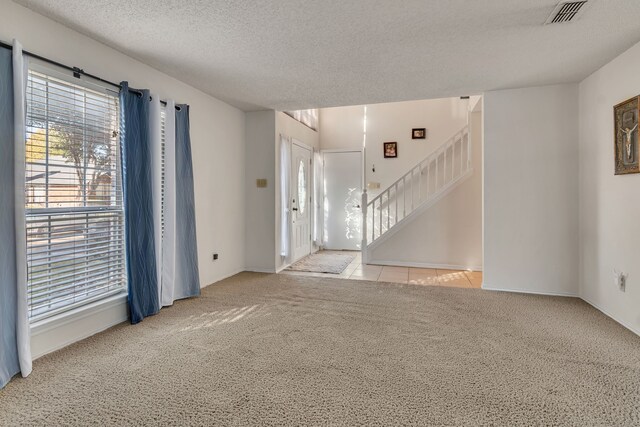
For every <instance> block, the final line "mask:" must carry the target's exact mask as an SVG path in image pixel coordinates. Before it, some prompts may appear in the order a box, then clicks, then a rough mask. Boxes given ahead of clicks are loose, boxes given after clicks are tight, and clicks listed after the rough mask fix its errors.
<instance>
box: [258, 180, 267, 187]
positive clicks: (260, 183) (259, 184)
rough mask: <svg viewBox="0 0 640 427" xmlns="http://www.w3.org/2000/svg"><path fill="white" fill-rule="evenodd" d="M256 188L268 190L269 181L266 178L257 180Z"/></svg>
mask: <svg viewBox="0 0 640 427" xmlns="http://www.w3.org/2000/svg"><path fill="white" fill-rule="evenodd" d="M256 187H258V188H266V187H267V180H266V179H264V178H260V179H256Z"/></svg>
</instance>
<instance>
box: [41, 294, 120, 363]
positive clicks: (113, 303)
mask: <svg viewBox="0 0 640 427" xmlns="http://www.w3.org/2000/svg"><path fill="white" fill-rule="evenodd" d="M128 318H129V312H128V309H127V294H126V293H122V294H118V295H115V296H112V297H109V298H106V299H104V300H100V301H96V302H94V303H91V304H87V305H85V306H83V307H80V308H78V309H77V310H74V311H70V312H67V313H61V314H60V315H57V316H53V317H50V318H48V319H44V320H41V321H39V322H36V323H34V324H32V325H31V356H32V358H33V359H34V360H35V359H37V358H39V357H42V356H44V355H45V354H49V353H51V352H54V351H56V350H60V349H61V348H63V347H66V346H68V345H71V344H73V343H75V342H78V341H81V340H83V339H85V338H89V337H90V336H92V335H95V334H97V333H99V332H102V331H104V330H106V329H109V328H111V327H112V326H115V325H117V324H119V323H122V322H126V321H127V319H128Z"/></svg>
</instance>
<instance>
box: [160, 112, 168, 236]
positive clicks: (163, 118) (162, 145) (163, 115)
mask: <svg viewBox="0 0 640 427" xmlns="http://www.w3.org/2000/svg"><path fill="white" fill-rule="evenodd" d="M166 119H167V107H166V105H162V106H161V108H160V191H161V193H160V194H162V204H161V208H160V226H161V230H162V231H161V233H162V234H161V236H162V238H163V239H164V224H165V219H164V203H165V197H164V193H165V178H164V177H165V152H166V150H165V130H164V129H165V122H166Z"/></svg>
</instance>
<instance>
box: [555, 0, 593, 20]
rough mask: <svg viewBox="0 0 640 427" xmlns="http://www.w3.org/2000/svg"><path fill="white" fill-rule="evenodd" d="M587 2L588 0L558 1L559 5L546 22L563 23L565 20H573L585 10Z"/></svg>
mask: <svg viewBox="0 0 640 427" xmlns="http://www.w3.org/2000/svg"><path fill="white" fill-rule="evenodd" d="M586 3H587V0H583V1H564V2H560V3H558V5H557V6H556V7H555V9H553V12H551V15H549V18H548V19H547V22H545V24H562V23H564V22H571V21H573V20H574V19H575V18H576V17H577V16H578V15H579V14H580V12H581V11H584V9H583V8H584V5H585V4H586Z"/></svg>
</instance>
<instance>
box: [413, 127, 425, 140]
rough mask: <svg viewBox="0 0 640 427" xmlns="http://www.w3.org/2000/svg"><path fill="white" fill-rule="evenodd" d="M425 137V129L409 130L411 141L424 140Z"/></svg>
mask: <svg viewBox="0 0 640 427" xmlns="http://www.w3.org/2000/svg"><path fill="white" fill-rule="evenodd" d="M426 137H427V129H425V128H414V129H411V139H425V138H426Z"/></svg>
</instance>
